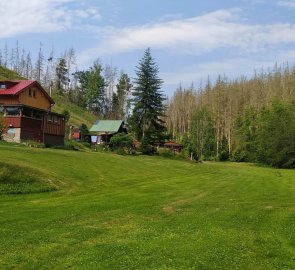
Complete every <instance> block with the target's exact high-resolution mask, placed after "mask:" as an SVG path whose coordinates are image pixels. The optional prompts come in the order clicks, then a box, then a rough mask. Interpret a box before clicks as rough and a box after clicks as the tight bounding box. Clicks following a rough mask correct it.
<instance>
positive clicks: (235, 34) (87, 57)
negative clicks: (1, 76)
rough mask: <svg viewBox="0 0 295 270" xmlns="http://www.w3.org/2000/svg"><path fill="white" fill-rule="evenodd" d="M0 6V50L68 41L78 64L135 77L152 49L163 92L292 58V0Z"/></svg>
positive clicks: (13, 1)
mask: <svg viewBox="0 0 295 270" xmlns="http://www.w3.org/2000/svg"><path fill="white" fill-rule="evenodd" d="M0 12H1V25H0V48H2V49H3V47H4V45H5V43H6V44H8V46H9V47H13V46H15V43H16V41H17V40H18V42H19V44H20V46H21V47H24V48H25V49H27V50H30V51H31V52H32V53H33V54H37V51H38V47H39V43H40V42H42V44H43V50H44V52H45V54H46V53H48V52H49V51H50V50H51V48H52V47H54V50H55V54H56V55H57V56H59V55H61V54H62V53H63V52H64V51H65V50H66V49H68V48H70V47H73V48H74V49H75V52H76V55H77V62H78V65H79V67H80V68H81V69H84V68H88V67H89V66H90V65H91V64H92V62H93V61H94V60H95V59H97V58H99V59H100V60H101V62H102V63H103V64H112V65H113V66H115V67H117V68H118V70H121V69H123V70H124V71H125V72H127V73H128V74H129V75H130V76H131V77H134V70H135V66H136V65H137V63H138V61H139V59H140V58H141V57H142V55H143V52H144V50H145V49H146V48H147V47H151V49H152V54H153V56H154V58H155V59H156V62H157V63H158V65H159V67H160V77H161V78H163V80H164V82H165V84H164V86H163V89H164V91H165V92H166V93H167V94H168V95H172V93H173V91H174V90H175V89H176V87H177V86H178V85H179V83H180V82H181V83H182V85H183V86H185V87H187V86H189V85H190V84H191V83H192V82H193V83H194V85H195V87H196V88H197V87H198V85H199V84H200V81H206V79H207V76H208V75H209V76H210V77H211V78H212V79H214V78H216V76H217V75H218V74H222V75H223V74H226V75H227V76H228V77H230V78H235V77H239V76H240V75H242V74H244V75H248V76H250V75H251V74H252V73H253V71H254V69H256V70H261V68H264V69H267V68H272V67H273V66H274V64H275V63H276V62H277V63H279V64H282V63H284V62H289V63H290V64H291V65H293V64H294V63H295V0H268V1H266V0H247V1H245V0H240V1H233V0H232V1H230V0H224V1H219V0H207V1H205V0H204V1H197V0H141V1H139V0H124V1H121V0H120V1H119V0H104V1H100V0H96V1H94V0H80V1H72V0H30V1H25V0H9V1H6V0H5V1H1V3H0Z"/></svg>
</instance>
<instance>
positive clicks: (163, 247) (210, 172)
mask: <svg viewBox="0 0 295 270" xmlns="http://www.w3.org/2000/svg"><path fill="white" fill-rule="evenodd" d="M0 153H1V155H0V162H4V163H5V164H11V165H13V164H18V165H19V166H20V167H21V168H28V170H37V171H38V172H39V173H40V175H42V176H44V175H45V176H46V179H50V180H51V183H52V184H53V185H54V186H55V187H57V190H56V191H54V192H47V193H33V194H24V195H1V196H0V243H1V245H0V269H67V268H69V269H184V270H187V269H249V270H252V269H263V270H264V269H294V258H295V171H294V170H276V169H271V168H262V167H257V166H255V165H252V164H235V163H213V162H212V163H211V162H209V163H202V164H195V163H190V162H185V161H175V160H168V159H164V158H157V157H144V156H136V157H133V156H119V155H114V154H110V153H108V154H104V153H91V152H89V153H85V152H77V151H63V150H52V149H30V148H25V147H22V148H20V147H17V146H7V145H0Z"/></svg>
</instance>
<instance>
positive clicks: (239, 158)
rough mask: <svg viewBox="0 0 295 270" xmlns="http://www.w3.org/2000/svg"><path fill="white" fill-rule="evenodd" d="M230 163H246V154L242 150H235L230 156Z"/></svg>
mask: <svg viewBox="0 0 295 270" xmlns="http://www.w3.org/2000/svg"><path fill="white" fill-rule="evenodd" d="M231 161H234V162H245V161H247V153H246V151H245V150H242V149H239V148H238V149H235V150H234V151H233V153H232V156H231Z"/></svg>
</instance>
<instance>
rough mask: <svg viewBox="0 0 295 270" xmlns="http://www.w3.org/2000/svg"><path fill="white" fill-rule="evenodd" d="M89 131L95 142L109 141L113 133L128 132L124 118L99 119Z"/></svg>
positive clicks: (103, 142)
mask: <svg viewBox="0 0 295 270" xmlns="http://www.w3.org/2000/svg"><path fill="white" fill-rule="evenodd" d="M89 131H90V133H91V135H92V136H91V142H92V143H93V144H105V143H109V142H110V139H111V138H112V136H113V135H115V134H117V133H122V132H125V133H127V130H126V128H125V126H124V122H123V121H122V120H97V121H96V122H95V123H94V125H93V126H92V127H91V129H90V130H89Z"/></svg>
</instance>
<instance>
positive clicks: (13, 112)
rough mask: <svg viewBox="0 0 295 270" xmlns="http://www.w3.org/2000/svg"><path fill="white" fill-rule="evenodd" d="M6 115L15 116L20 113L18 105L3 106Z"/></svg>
mask: <svg viewBox="0 0 295 270" xmlns="http://www.w3.org/2000/svg"><path fill="white" fill-rule="evenodd" d="M5 111H6V115H7V116H16V115H20V112H19V108H18V107H6V108H5Z"/></svg>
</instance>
